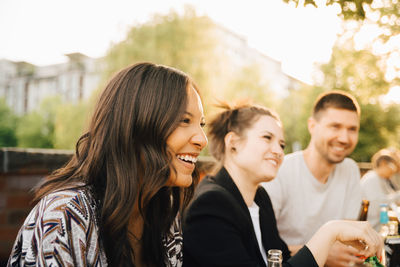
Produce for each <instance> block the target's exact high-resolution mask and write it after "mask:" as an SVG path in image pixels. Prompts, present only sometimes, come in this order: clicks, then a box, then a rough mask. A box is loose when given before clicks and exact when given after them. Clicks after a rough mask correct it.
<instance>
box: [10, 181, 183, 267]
mask: <svg viewBox="0 0 400 267" xmlns="http://www.w3.org/2000/svg"><path fill="white" fill-rule="evenodd" d="M96 207H97V205H96V202H95V201H94V199H93V198H92V197H91V195H90V194H89V193H87V192H86V191H85V190H83V189H69V190H64V191H59V192H55V193H51V194H49V195H47V196H45V197H43V198H42V199H41V200H40V201H39V202H38V204H37V205H36V206H35V207H34V208H33V209H32V211H31V212H30V213H29V215H28V217H27V218H26V220H25V222H24V224H23V225H22V227H21V229H20V231H19V233H18V235H17V238H16V241H15V243H14V246H13V249H12V252H11V255H10V258H9V260H8V264H7V266H107V258H106V255H105V252H104V249H103V247H102V245H101V242H100V240H99V230H98V224H97V220H96ZM182 241H183V240H182V228H181V225H180V219H178V217H177V219H176V220H175V223H174V224H173V225H172V227H171V233H170V234H169V235H168V236H167V237H165V238H164V239H163V242H164V244H165V246H166V247H167V255H165V265H166V266H167V267H180V266H182V261H183V252H182V243H183V242H182Z"/></svg>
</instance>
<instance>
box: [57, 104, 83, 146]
mask: <svg viewBox="0 0 400 267" xmlns="http://www.w3.org/2000/svg"><path fill="white" fill-rule="evenodd" d="M88 106H89V105H88V104H87V102H80V103H78V104H71V103H66V104H63V105H61V106H60V107H59V108H58V109H57V111H56V117H55V125H54V148H58V149H75V145H76V142H77V141H78V139H79V137H80V136H81V135H82V133H83V129H84V127H85V126H86V125H87V114H88Z"/></svg>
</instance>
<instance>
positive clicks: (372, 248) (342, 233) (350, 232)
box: [327, 220, 383, 258]
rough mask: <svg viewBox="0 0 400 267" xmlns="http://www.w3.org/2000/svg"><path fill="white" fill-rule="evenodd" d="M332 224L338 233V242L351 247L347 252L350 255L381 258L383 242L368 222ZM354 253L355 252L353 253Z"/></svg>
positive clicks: (334, 222) (333, 222) (336, 222)
mask: <svg viewBox="0 0 400 267" xmlns="http://www.w3.org/2000/svg"><path fill="white" fill-rule="evenodd" d="M327 224H328V225H329V224H331V225H330V226H329V227H332V228H333V229H335V230H336V231H337V232H336V233H337V236H336V240H337V241H340V242H342V243H344V244H345V245H348V246H351V247H352V248H354V249H355V250H356V252H354V250H351V249H350V248H349V247H348V249H347V250H346V251H347V252H348V253H355V254H357V255H358V256H362V257H364V258H367V257H370V256H374V255H375V254H376V255H377V256H378V258H380V257H381V256H382V251H383V240H382V238H381V236H380V235H379V234H378V233H377V232H376V231H375V230H374V229H373V228H372V227H371V225H370V224H369V223H368V222H360V221H344V220H343V221H331V222H328V223H327ZM352 251H353V252H352Z"/></svg>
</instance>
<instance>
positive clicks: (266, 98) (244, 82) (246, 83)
mask: <svg viewBox="0 0 400 267" xmlns="http://www.w3.org/2000/svg"><path fill="white" fill-rule="evenodd" d="M223 97H224V100H225V101H227V102H230V103H231V102H235V101H237V100H249V101H250V102H253V103H257V104H260V105H265V106H267V107H271V108H274V109H275V104H276V96H275V94H274V92H273V91H271V90H270V89H269V85H268V81H267V80H265V79H263V75H262V71H261V69H260V67H259V66H258V65H249V66H244V67H243V68H241V69H239V70H237V72H236V73H234V76H233V78H232V79H230V80H229V81H228V82H227V85H226V89H225V90H224V96H223Z"/></svg>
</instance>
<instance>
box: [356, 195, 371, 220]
mask: <svg viewBox="0 0 400 267" xmlns="http://www.w3.org/2000/svg"><path fill="white" fill-rule="evenodd" d="M368 207H369V201H368V200H366V199H363V200H362V201H361V210H360V214H359V215H358V220H359V221H366V220H367V218H368Z"/></svg>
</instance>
